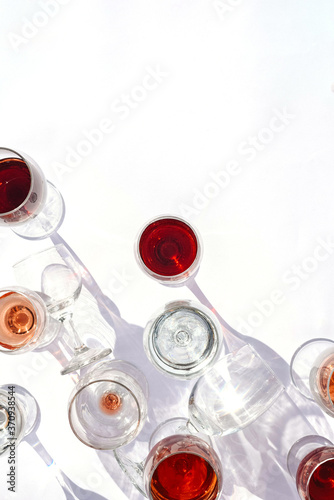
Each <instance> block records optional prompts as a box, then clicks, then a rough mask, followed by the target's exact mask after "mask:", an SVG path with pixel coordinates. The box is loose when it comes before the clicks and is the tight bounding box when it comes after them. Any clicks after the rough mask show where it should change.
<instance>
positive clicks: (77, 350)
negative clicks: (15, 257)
mask: <svg viewBox="0 0 334 500" xmlns="http://www.w3.org/2000/svg"><path fill="white" fill-rule="evenodd" d="M14 271H15V275H16V279H17V281H18V282H19V283H20V284H22V285H24V286H27V287H29V288H30V289H33V290H34V291H36V292H39V293H40V294H41V296H42V298H43V300H44V302H45V304H46V307H47V310H48V311H49V313H50V314H51V316H52V317H54V318H55V319H57V320H58V321H61V322H62V323H64V325H65V327H67V329H68V330H69V332H70V334H71V339H72V342H73V349H74V356H73V358H72V359H71V360H70V361H69V363H68V365H67V366H65V368H64V369H63V370H62V371H61V374H62V375H65V374H67V373H70V372H73V371H76V370H78V369H79V368H82V367H83V366H86V365H88V364H90V363H93V362H94V361H97V360H99V359H102V358H104V357H106V356H108V355H109V354H110V353H111V349H110V348H109V347H108V348H103V349H99V348H94V349H92V348H89V347H87V346H86V345H85V344H84V343H83V342H82V340H81V339H80V336H79V334H78V333H77V331H76V329H75V326H74V323H73V319H72V317H73V309H74V305H75V301H76V300H77V298H78V297H79V295H80V291H81V286H82V283H81V273H80V269H79V268H78V267H77V265H76V263H75V261H74V259H73V257H72V255H71V254H70V253H69V251H68V250H67V249H66V248H65V246H64V245H61V244H60V245H56V246H55V247H51V248H48V249H46V250H43V251H41V252H39V253H36V254H33V255H31V256H29V257H27V258H26V259H24V260H22V261H20V262H18V263H17V264H15V265H14Z"/></svg>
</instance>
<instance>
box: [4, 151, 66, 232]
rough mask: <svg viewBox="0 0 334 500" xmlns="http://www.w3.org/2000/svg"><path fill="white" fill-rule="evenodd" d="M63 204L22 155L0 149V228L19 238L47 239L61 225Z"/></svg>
mask: <svg viewBox="0 0 334 500" xmlns="http://www.w3.org/2000/svg"><path fill="white" fill-rule="evenodd" d="M64 214H65V206H64V201H63V198H62V196H61V194H60V193H59V191H58V190H57V188H56V187H55V186H54V185H53V184H51V182H48V181H46V179H45V177H44V174H43V172H42V170H41V169H40V167H39V166H38V165H37V163H36V162H35V161H34V160H33V159H32V158H30V157H29V156H28V155H26V154H22V153H19V152H18V151H15V150H14V149H10V148H5V147H0V227H1V226H10V227H11V229H12V230H13V231H14V232H15V233H16V234H17V235H19V236H21V237H22V238H26V239H30V240H37V239H43V238H47V237H48V236H50V235H51V234H52V233H53V232H55V231H56V230H57V229H58V228H59V226H60V225H61V223H62V222H63V219H64Z"/></svg>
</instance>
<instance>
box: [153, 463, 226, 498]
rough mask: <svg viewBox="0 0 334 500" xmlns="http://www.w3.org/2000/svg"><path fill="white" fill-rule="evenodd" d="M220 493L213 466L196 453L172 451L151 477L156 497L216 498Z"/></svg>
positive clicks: (154, 496)
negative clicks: (174, 452)
mask: <svg viewBox="0 0 334 500" xmlns="http://www.w3.org/2000/svg"><path fill="white" fill-rule="evenodd" d="M217 494H218V478H217V475H216V473H215V471H214V470H213V468H212V466H211V465H210V464H209V462H207V461H206V460H205V459H204V458H202V457H200V456H198V455H194V454H192V453H177V454H174V455H169V456H168V457H167V458H165V460H163V461H162V462H160V463H159V465H158V466H157V468H156V469H155V471H154V473H153V476H152V480H151V495H152V498H153V499H154V500H209V499H210V500H211V499H212V500H213V499H214V498H216V496H217Z"/></svg>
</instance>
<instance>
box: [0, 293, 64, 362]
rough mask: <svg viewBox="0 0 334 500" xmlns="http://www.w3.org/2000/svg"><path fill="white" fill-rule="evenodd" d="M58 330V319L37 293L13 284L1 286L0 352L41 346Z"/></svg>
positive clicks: (30, 349) (25, 350)
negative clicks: (52, 316) (55, 319)
mask: <svg viewBox="0 0 334 500" xmlns="http://www.w3.org/2000/svg"><path fill="white" fill-rule="evenodd" d="M59 330H60V325H59V323H56V322H55V321H52V318H50V315H49V313H48V311H47V309H46V307H45V304H44V302H43V300H42V299H41V297H40V296H39V295H38V294H37V293H35V292H32V291H31V290H28V289H26V288H22V287H16V286H11V287H7V288H3V289H0V352H3V353H5V354H22V353H25V352H28V351H32V350H34V349H43V348H44V347H46V346H47V345H49V344H51V342H52V341H53V340H54V339H55V338H56V336H57V335H58V333H59Z"/></svg>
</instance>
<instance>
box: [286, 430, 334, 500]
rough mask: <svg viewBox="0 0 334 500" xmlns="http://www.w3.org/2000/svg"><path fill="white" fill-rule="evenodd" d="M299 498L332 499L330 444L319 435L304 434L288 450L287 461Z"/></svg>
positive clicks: (333, 456) (332, 455) (333, 460)
mask: <svg viewBox="0 0 334 500" xmlns="http://www.w3.org/2000/svg"><path fill="white" fill-rule="evenodd" d="M287 462H288V463H287V465H288V470H289V472H290V475H291V476H292V478H293V479H295V481H296V487H297V491H298V493H299V496H300V498H301V499H302V500H332V499H333V498H334V446H333V444H332V443H331V442H330V441H329V440H328V439H326V438H324V437H321V436H305V437H303V438H302V439H300V440H298V441H297V442H296V443H295V444H294V445H293V446H292V448H291V449H290V451H289V454H288V460H287Z"/></svg>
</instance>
